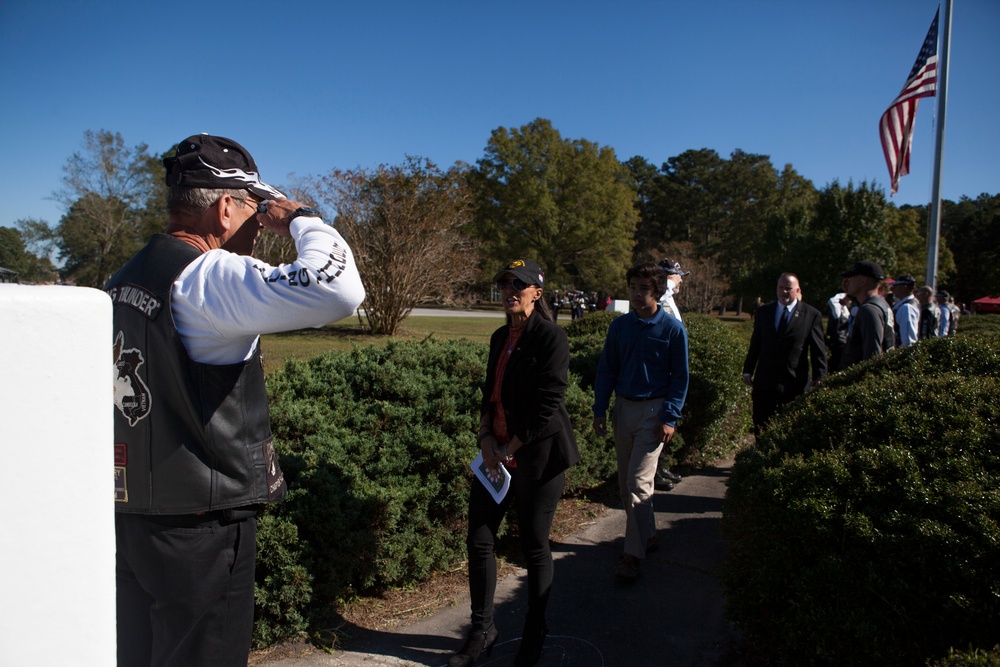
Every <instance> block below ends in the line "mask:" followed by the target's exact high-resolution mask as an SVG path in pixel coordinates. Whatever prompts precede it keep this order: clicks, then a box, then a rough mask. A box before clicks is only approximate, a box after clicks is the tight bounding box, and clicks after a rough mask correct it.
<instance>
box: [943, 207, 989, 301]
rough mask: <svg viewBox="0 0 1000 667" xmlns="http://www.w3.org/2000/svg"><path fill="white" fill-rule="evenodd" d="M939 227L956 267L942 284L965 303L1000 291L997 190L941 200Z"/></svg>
mask: <svg viewBox="0 0 1000 667" xmlns="http://www.w3.org/2000/svg"><path fill="white" fill-rule="evenodd" d="M941 228H942V232H943V235H944V236H945V237H946V238H947V240H948V245H949V247H950V248H951V250H952V252H953V253H954V258H955V269H956V271H955V275H954V276H952V277H951V278H949V279H948V280H947V281H946V282H945V283H944V284H943V287H944V288H946V289H948V290H949V291H951V292H952V294H953V295H954V296H955V298H956V300H961V301H965V302H966V303H968V302H971V301H974V300H976V299H978V298H980V297H983V296H994V295H998V294H1000V194H995V195H990V194H986V193H983V194H981V195H979V196H978V197H976V198H975V199H970V198H969V197H962V198H961V199H960V200H959V201H958V203H957V204H956V203H954V202H950V201H945V202H943V206H942V215H941Z"/></svg>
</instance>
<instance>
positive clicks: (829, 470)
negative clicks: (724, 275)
mask: <svg viewBox="0 0 1000 667" xmlns="http://www.w3.org/2000/svg"><path fill="white" fill-rule="evenodd" d="M998 343H1000V339H998V338H997V337H983V338H976V337H967V338H965V339H961V338H959V339H956V338H944V339H934V340H929V341H923V342H921V343H919V344H917V345H914V346H910V347H907V348H904V349H902V350H897V351H893V352H891V353H889V354H885V355H881V356H880V357H877V358H875V359H873V360H870V361H868V362H865V363H864V364H860V365H859V367H852V368H851V369H848V370H847V371H845V372H843V373H838V374H835V375H833V376H832V377H831V378H830V380H829V381H828V382H826V383H825V385H824V387H823V388H822V389H820V390H819V391H814V392H811V393H809V394H807V395H806V396H805V397H804V398H803V399H799V400H797V401H795V402H794V403H793V404H792V405H790V406H789V408H788V409H787V410H786V411H784V412H783V413H781V414H779V415H778V416H777V417H776V418H775V419H774V421H773V422H772V423H771V425H770V427H769V428H768V429H767V431H766V432H765V433H763V434H762V436H761V438H760V439H759V440H758V442H757V445H756V446H755V447H753V448H750V449H747V450H745V451H743V452H741V453H740V454H739V455H738V456H737V459H736V466H735V467H734V470H733V474H732V477H731V479H730V482H729V490H728V493H727V499H726V505H725V508H724V511H723V524H722V526H723V531H724V535H725V537H726V539H727V544H728V550H729V553H728V558H727V563H726V566H725V571H724V583H725V587H726V591H727V600H728V613H729V615H730V617H731V618H732V619H733V620H734V621H735V622H737V623H738V624H739V625H740V626H742V628H743V629H744V631H745V636H746V638H747V640H748V641H749V642H750V643H751V644H752V645H753V646H754V647H755V648H756V649H757V650H758V651H760V652H761V653H763V654H765V655H767V656H768V662H769V664H771V663H773V664H780V665H801V664H831V665H832V664H837V665H873V664H878V665H914V664H923V663H924V662H925V661H926V660H927V659H928V658H934V657H936V656H943V655H945V654H946V653H947V651H948V649H949V647H952V646H958V647H965V646H973V647H980V648H988V647H990V646H993V645H994V644H995V643H996V642H997V640H998V635H1000V570H998V569H997V568H996V566H995V563H996V562H997V561H998V558H1000V547H998V545H1000V489H998V488H997V484H996V480H997V479H998V475H1000V452H998V450H997V447H996V443H997V442H998V438H1000V403H998V400H997V396H998V395H1000V373H998V370H1000V364H998V359H997V347H998Z"/></svg>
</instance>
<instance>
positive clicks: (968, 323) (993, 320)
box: [955, 313, 1000, 336]
mask: <svg viewBox="0 0 1000 667" xmlns="http://www.w3.org/2000/svg"><path fill="white" fill-rule="evenodd" d="M980 333H985V334H989V333H994V334H1000V313H990V314H982V315H963V316H962V317H960V318H959V319H958V328H957V329H956V330H955V335H956V336H967V335H969V334H973V335H975V334H980Z"/></svg>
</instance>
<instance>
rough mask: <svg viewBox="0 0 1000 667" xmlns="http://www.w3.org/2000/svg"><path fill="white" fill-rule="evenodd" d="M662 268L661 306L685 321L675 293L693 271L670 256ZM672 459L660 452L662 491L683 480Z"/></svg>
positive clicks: (658, 473) (658, 469) (656, 480)
mask: <svg viewBox="0 0 1000 667" xmlns="http://www.w3.org/2000/svg"><path fill="white" fill-rule="evenodd" d="M660 268H662V269H663V271H664V272H665V273H666V274H667V291H666V292H664V293H663V296H661V297H660V307H661V308H663V312H665V313H666V314H667V315H670V316H671V317H673V318H674V319H676V320H677V321H678V322H681V323H683V322H684V320H683V319H681V309H680V308H678V307H677V303H676V302H675V301H674V294H677V292H678V291H680V288H681V283H683V282H684V276H687V275H690V273H691V272H690V271H685V270H684V269H682V268H681V265H680V262H677V261H674V260H672V259H669V258H667V259H664V260H661V261H660ZM672 459H673V456H672V454H671V452H668V451H667V448H666V447H664V448H663V451H662V452H661V453H660V462H659V465H658V466H657V467H656V476H655V477H654V479H653V482H654V484H655V487H656V488H657V489H660V490H661V491H670V490H671V489H673V488H674V484H677V483H678V482H680V481H681V476H680V475H678V474H677V473H675V472H673V471H672V470H671V469H670V465H671V460H672Z"/></svg>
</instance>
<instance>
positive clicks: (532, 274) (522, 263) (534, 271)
mask: <svg viewBox="0 0 1000 667" xmlns="http://www.w3.org/2000/svg"><path fill="white" fill-rule="evenodd" d="M505 273H512V274H514V277H515V278H519V279H520V280H523V281H524V282H526V283H528V284H529V285H536V286H538V287H544V286H545V272H544V271H542V267H541V266H539V265H538V263H537V262H534V261H532V260H530V259H515V260H514V261H513V262H511V263H510V264H508V265H507V266H506V267H504V268H502V269H500V270H499V271H497V274H496V275H495V276H493V281H494V282H496V281H497V280H499V279H500V276H502V275H503V274H505Z"/></svg>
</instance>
